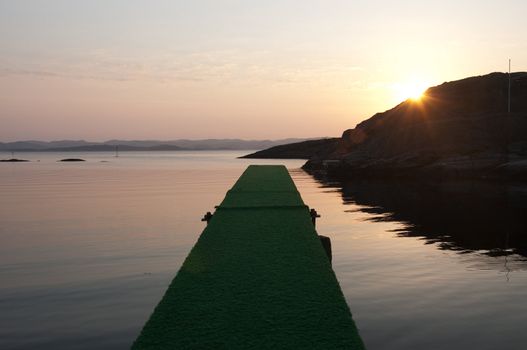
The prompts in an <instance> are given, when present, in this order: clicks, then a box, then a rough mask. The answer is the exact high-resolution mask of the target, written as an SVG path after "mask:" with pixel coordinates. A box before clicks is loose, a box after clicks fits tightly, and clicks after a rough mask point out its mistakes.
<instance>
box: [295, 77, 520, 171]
mask: <svg viewBox="0 0 527 350" xmlns="http://www.w3.org/2000/svg"><path fill="white" fill-rule="evenodd" d="M508 86H509V76H508V74H505V73H491V74H488V75H485V76H477V77H471V78H466V79H463V80H458V81H453V82H447V83H443V84H441V85H439V86H435V87H431V88H429V89H428V90H427V91H426V92H425V94H424V96H423V97H422V98H421V99H420V100H418V101H415V100H407V101H404V102H403V103H401V104H399V105H398V106H396V107H395V108H393V109H390V110H388V111H386V112H383V113H377V114H375V115H374V116H373V117H371V118H369V119H367V120H365V121H363V122H361V123H360V124H358V125H357V126H356V127H355V128H354V129H349V130H346V131H345V132H344V133H343V135H342V138H341V139H340V140H339V142H338V144H337V146H336V147H335V150H334V151H333V152H329V154H328V150H326V151H324V152H320V153H318V154H315V155H314V156H313V157H312V158H311V159H310V160H309V161H308V162H307V163H306V165H305V168H307V169H311V170H319V169H329V170H332V171H337V172H340V173H345V174H346V175H365V174H367V175H368V176H370V175H373V176H414V175H423V174H426V175H435V176H470V177H472V176H479V177H486V176H501V175H503V174H506V175H511V176H524V175H526V174H527V173H526V172H525V169H526V168H527V73H524V72H522V73H513V74H512V75H511V112H510V113H508V111H507V110H508Z"/></svg>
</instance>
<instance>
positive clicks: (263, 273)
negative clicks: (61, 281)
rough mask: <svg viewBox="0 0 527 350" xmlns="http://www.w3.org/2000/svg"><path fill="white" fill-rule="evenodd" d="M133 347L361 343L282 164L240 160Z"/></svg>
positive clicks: (353, 345) (341, 345)
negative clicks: (240, 169) (241, 167)
mask: <svg viewBox="0 0 527 350" xmlns="http://www.w3.org/2000/svg"><path fill="white" fill-rule="evenodd" d="M132 348H133V349H324V350H328V349H363V348H364V346H363V344H362V341H361V339H360V336H359V334H358V332H357V329H356V327H355V324H354V322H353V320H352V317H351V313H350V311H349V308H348V305H347V304H346V301H345V299H344V296H343V294H342V291H341V289H340V286H339V284H338V282H337V279H336V277H335V274H334V272H333V270H332V268H331V265H330V263H329V261H328V258H327V256H326V254H325V252H324V250H323V248H322V246H321V243H320V240H319V238H318V236H317V233H316V231H315V228H314V226H313V224H312V222H311V217H310V215H309V210H308V208H307V206H306V205H305V204H304V202H303V201H302V198H301V197H300V194H299V193H298V191H297V189H296V186H295V184H294V182H293V180H292V179H291V177H290V176H289V173H288V172H287V169H286V168H285V167H283V166H250V167H248V168H247V170H246V171H245V172H244V173H243V175H242V176H241V177H240V179H239V180H238V181H237V182H236V184H235V185H234V186H233V187H232V189H231V190H230V191H228V193H227V195H226V197H225V199H224V200H223V202H222V203H221V205H220V206H219V207H218V208H217V209H216V211H215V213H214V215H213V217H212V219H211V220H210V222H209V224H208V225H207V227H206V228H205V230H204V231H203V233H202V234H201V236H200V238H199V239H198V242H197V243H196V245H195V246H194V247H193V248H192V250H191V252H190V254H189V255H188V257H187V258H186V260H185V262H184V263H183V266H182V267H181V269H180V270H179V272H178V273H177V275H176V277H175V278H174V280H173V281H172V283H171V284H170V286H169V288H168V290H167V291H166V293H165V295H164V297H163V298H162V300H161V301H160V303H159V304H158V305H157V307H156V308H155V310H154V312H153V314H152V315H151V317H150V319H149V320H148V322H147V323H146V324H145V326H144V328H143V330H142V332H141V334H140V335H139V337H138V338H137V340H136V341H135V343H134V344H133V347H132Z"/></svg>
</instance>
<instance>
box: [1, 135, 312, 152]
mask: <svg viewBox="0 0 527 350" xmlns="http://www.w3.org/2000/svg"><path fill="white" fill-rule="evenodd" d="M305 140H307V139H299V138H288V139H281V140H241V139H204V140H186V139H180V140H169V141H156V140H109V141H105V142H90V141H84V140H61V141H49V142H46V141H15V142H0V151H7V152H11V151H14V152H29V151H31V152H89V151H94V152H98V151H114V150H115V147H116V146H117V147H119V151H178V150H196V151H201V150H203V151H205V150H256V149H265V148H269V147H274V146H277V145H283V144H287V143H294V142H299V141H305Z"/></svg>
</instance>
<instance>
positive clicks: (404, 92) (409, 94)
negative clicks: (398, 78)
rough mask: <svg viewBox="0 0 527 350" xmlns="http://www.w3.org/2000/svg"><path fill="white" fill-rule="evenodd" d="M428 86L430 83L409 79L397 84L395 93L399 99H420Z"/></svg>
mask: <svg viewBox="0 0 527 350" xmlns="http://www.w3.org/2000/svg"><path fill="white" fill-rule="evenodd" d="M427 88H428V84H426V83H422V82H417V81H409V82H405V83H400V84H395V85H394V93H395V96H396V98H397V100H398V101H406V100H408V99H410V100H413V101H419V100H420V99H421V98H422V97H423V95H424V93H425V91H426V89H427Z"/></svg>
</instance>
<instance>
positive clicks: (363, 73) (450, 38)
mask: <svg viewBox="0 0 527 350" xmlns="http://www.w3.org/2000/svg"><path fill="white" fill-rule="evenodd" d="M526 14H527V1H525V0H509V1H507V0H499V1H496V0H489V1H485V0H455V1H453V0H442V1H415V0H412V1H404V0H400V1H379V0H373V1H372V0H367V1H366V0H355V1H352V0H348V1H331V0H320V1H318V0H317V1H310V0H289V1H287V0H281V1H271V0H269V1H249V0H246V1H221V0H209V1H200V0H188V1H175V0H170V1H168V0H167V1H153V0H149V1H146V0H145V1H137V0H136V1H133V0H120V1H111V0H102V1H95V0H84V1H75V0H49V1H44V0H41V1H38V0H34V1H25V0H11V1H9V0H0V141H4V142H5V141H13V140H27V139H39V140H57V139H88V140H94V141H97V140H106V139H113V138H119V139H177V138H193V139H196V138H244V139H268V138H270V139H277V138H285V137H315V136H340V135H341V133H342V131H344V130H345V129H348V128H352V127H354V126H355V124H357V123H358V122H360V121H361V120H364V119H366V118H369V117H370V116H372V115H373V114H374V113H376V112H380V111H384V110H386V109H389V108H391V107H393V106H394V105H396V104H397V103H399V102H401V101H402V100H403V99H404V98H405V97H407V96H405V94H406V90H408V89H409V88H410V87H413V85H418V86H420V87H421V88H424V87H427V86H430V85H437V84H440V83H442V82H444V81H451V80H456V79H460V78H464V77H468V76H472V75H481V74H487V73H490V72H493V71H506V69H507V64H508V58H509V57H511V58H512V60H513V61H512V63H513V70H514V71H520V70H523V71H525V70H527V20H526V19H525V15H526Z"/></svg>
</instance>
